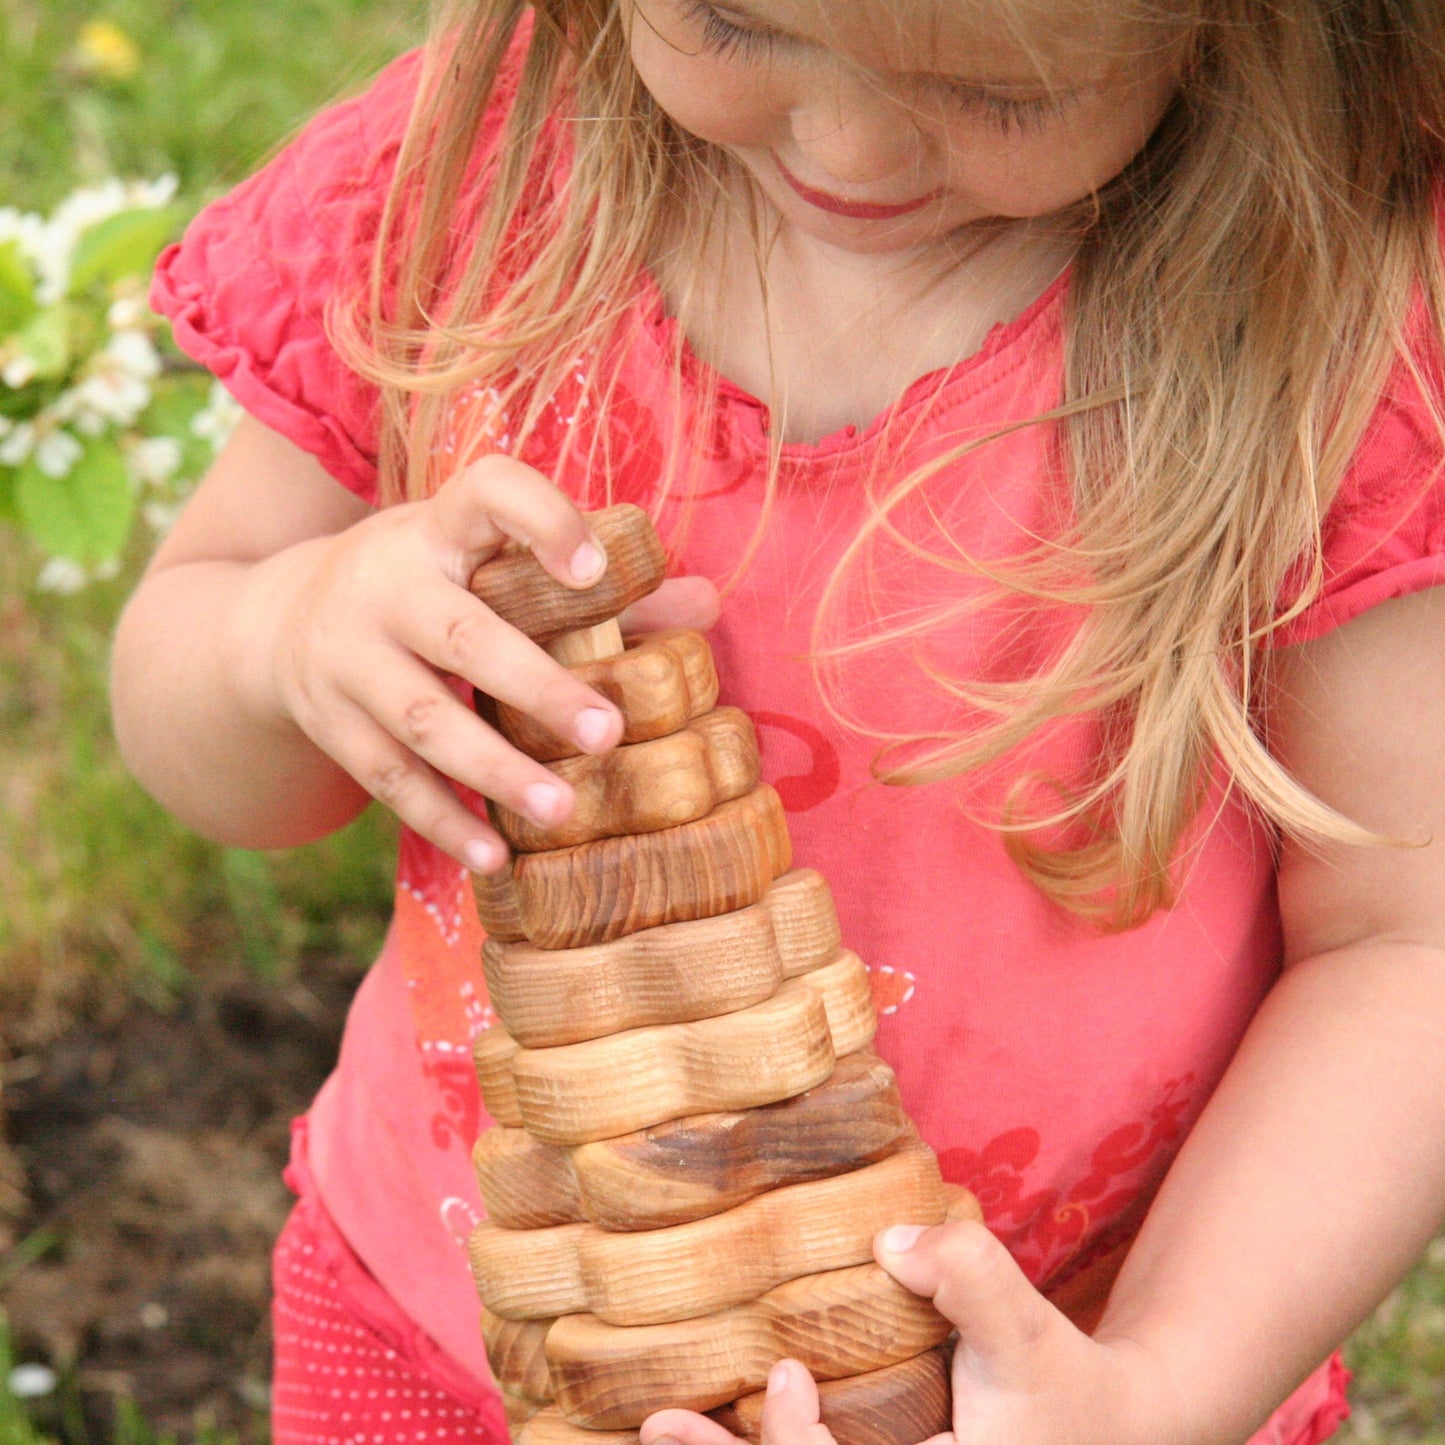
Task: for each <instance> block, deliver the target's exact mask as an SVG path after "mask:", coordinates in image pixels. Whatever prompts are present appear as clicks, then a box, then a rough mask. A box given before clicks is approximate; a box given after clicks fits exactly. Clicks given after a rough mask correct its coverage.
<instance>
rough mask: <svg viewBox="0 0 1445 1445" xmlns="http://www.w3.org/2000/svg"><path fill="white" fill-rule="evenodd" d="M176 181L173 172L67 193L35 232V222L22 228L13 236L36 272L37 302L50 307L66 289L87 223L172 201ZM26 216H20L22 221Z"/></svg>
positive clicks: (2, 235) (106, 182) (105, 182)
mask: <svg viewBox="0 0 1445 1445" xmlns="http://www.w3.org/2000/svg"><path fill="white" fill-rule="evenodd" d="M178 184H179V182H178V180H177V178H176V177H175V176H173V175H166V176H161V177H160V178H159V179H158V180H154V181H132V182H130V183H129V184H125V183H123V182H121V181H118V180H109V181H104V182H102V183H101V184H100V185H98V186H87V187H85V188H84V189H82V190H78V191H75V192H73V193H72V194H71V195H69V196H67V197H66V198H65V200H63V201H62V202H61V203H60V204H59V205H58V206H57V207H56V208H55V210H54V211H53V212H52V213H51V216H50V220H49V221H48V222H42V223H41V225H40V227H39V229H38V231H37V230H36V228H34V227H33V226H30V227H25V228H24V234H23V235H17V239H19V240H20V241H21V245H22V246H23V248H24V249H25V251H26V253H27V254H28V255H29V257H30V259H31V261H32V263H33V264H34V266H35V269H36V271H37V272H38V274H39V276H40V284H39V286H38V287H37V288H36V295H37V297H38V299H39V301H40V304H41V305H42V306H52V305H54V304H55V302H57V301H59V300H60V299H61V298H62V297H63V296H64V295H65V293H66V292H67V291H68V290H69V289H70V264H71V262H72V260H73V259H74V257H75V248H76V246H77V245H78V244H79V241H80V238H81V236H83V235H84V234H85V233H86V232H87V231H88V230H90V229H91V227H93V226H98V225H100V223H101V222H102V221H108V220H109V219H110V218H111V217H112V216H117V215H119V214H120V213H121V212H122V211H131V210H158V209H159V208H160V207H161V206H167V205H169V204H170V203H171V201H172V200H173V199H174V197H175V194H176V189H177V186H178ZM26 219H27V218H25V217H21V218H20V222H24V221H25V220H26ZM30 219H34V218H30ZM12 224H15V225H16V229H17V232H18V231H19V230H20V224H19V223H12ZM3 239H4V231H3V230H0V240H3Z"/></svg>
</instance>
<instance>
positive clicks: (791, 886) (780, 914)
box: [766, 868, 843, 978]
mask: <svg viewBox="0 0 1445 1445" xmlns="http://www.w3.org/2000/svg"><path fill="white" fill-rule="evenodd" d="M766 903H767V909H768V917H769V918H770V919H771V920H772V924H773V933H774V935H775V936H776V937H777V940H778V953H779V955H780V956H781V958H782V960H783V974H784V976H785V977H786V978H796V977H797V976H798V975H799V974H802V973H810V972H811V971H812V970H813V969H815V968H818V967H820V966H821V965H822V964H825V963H828V962H830V961H831V960H832V959H834V958H836V957H837V956H838V950H839V949H840V948H842V946H843V936H842V933H841V931H840V930H839V927H838V913H837V910H836V909H835V908H834V906H833V891H832V889H830V888H829V887H828V880H827V879H826V878H824V877H823V875H822V874H821V873H819V872H818V870H817V869H816V868H794V869H793V870H792V872H790V873H785V874H784V875H783V876H782V877H781V878H779V879H778V881H777V882H776V883H775V884H773V886H772V888H771V889H770V890H769V892H768V896H767V899H766Z"/></svg>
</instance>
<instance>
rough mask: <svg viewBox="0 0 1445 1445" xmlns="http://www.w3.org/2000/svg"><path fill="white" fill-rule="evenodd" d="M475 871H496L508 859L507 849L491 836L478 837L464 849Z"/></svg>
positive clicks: (468, 862) (465, 857) (466, 857)
mask: <svg viewBox="0 0 1445 1445" xmlns="http://www.w3.org/2000/svg"><path fill="white" fill-rule="evenodd" d="M462 857H463V858H464V859H466V864H467V867H468V868H470V869H471V870H472V872H473V873H495V872H496V871H497V869H499V868H500V867H501V866H502V864H504V863H505V862H506V861H507V850H506V849H505V848H503V847H502V845H501V844H500V843H497V842H493V841H492V840H491V839H490V838H476V839H473V841H472V842H470V843H468V844H467V846H466V847H465V848H463V849H462Z"/></svg>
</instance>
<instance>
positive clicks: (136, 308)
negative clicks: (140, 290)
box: [105, 295, 150, 331]
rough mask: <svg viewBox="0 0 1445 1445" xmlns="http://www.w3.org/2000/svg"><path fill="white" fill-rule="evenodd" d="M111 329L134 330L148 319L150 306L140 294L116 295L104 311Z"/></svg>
mask: <svg viewBox="0 0 1445 1445" xmlns="http://www.w3.org/2000/svg"><path fill="white" fill-rule="evenodd" d="M105 319H106V320H107V321H108V322H109V323H110V329H111V330H112V331H135V330H138V329H139V328H140V327H142V326H144V325H145V324H146V322H147V321H148V320H149V319H150V308H149V307H147V305H146V299H145V297H144V296H142V295H134V296H117V297H116V299H115V300H114V301H112V302H111V303H110V309H109V310H108V311H107V312H106V313H105Z"/></svg>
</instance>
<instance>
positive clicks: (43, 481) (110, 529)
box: [15, 438, 136, 566]
mask: <svg viewBox="0 0 1445 1445" xmlns="http://www.w3.org/2000/svg"><path fill="white" fill-rule="evenodd" d="M15 502H16V507H17V510H18V511H19V514H20V521H21V523H22V525H23V526H24V528H25V530H26V531H27V532H28V533H29V534H30V535H31V537H33V538H34V539H35V541H36V542H37V543H38V544H39V545H40V546H41V547H42V548H44V550H45V551H46V552H48V553H49V554H50V555H51V556H52V557H69V558H71V559H72V560H73V561H76V562H79V563H81V564H83V565H86V566H93V565H94V564H95V563H97V562H105V561H108V560H109V559H110V558H112V557H114V556H115V555H116V554H117V553H118V552H119V551H120V549H121V548H122V547H123V546H124V545H125V540H126V538H127V537H128V536H129V535H130V529H131V523H132V522H133V521H134V519H135V505H136V504H135V491H134V489H133V488H132V486H131V481H130V473H129V472H128V471H127V469H126V465H125V458H124V457H122V456H121V454H120V451H119V449H118V448H117V447H116V445H115V443H114V442H112V441H108V440H106V439H104V438H102V439H101V440H99V441H94V442H92V443H91V444H90V445H89V446H88V447H87V448H86V451H85V454H84V455H83V456H82V457H81V458H80V460H79V461H78V462H76V464H75V467H74V469H73V470H72V471H71V473H70V475H69V476H68V477H48V476H46V475H45V473H44V472H42V471H41V470H40V468H39V467H38V466H36V464H35V459H34V457H32V458H31V459H30V460H29V461H28V462H26V463H25V465H24V466H23V467H21V468H20V472H19V475H18V476H17V477H16V480H15Z"/></svg>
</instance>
